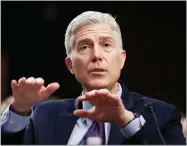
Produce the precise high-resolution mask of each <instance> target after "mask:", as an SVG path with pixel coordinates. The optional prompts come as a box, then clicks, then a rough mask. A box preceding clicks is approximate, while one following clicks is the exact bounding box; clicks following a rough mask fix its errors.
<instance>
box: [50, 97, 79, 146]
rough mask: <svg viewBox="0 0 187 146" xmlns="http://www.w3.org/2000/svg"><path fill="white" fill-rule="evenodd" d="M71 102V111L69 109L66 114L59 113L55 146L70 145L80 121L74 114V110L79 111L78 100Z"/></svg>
mask: <svg viewBox="0 0 187 146" xmlns="http://www.w3.org/2000/svg"><path fill="white" fill-rule="evenodd" d="M71 102H72V103H71V108H70V109H68V110H67V111H66V112H59V114H58V117H57V120H56V124H55V131H54V135H53V144H56V145H66V144H67V143H68V140H69V138H70V136H71V133H72V131H73V128H74V126H75V124H76V122H77V119H78V117H76V116H74V114H73V112H74V110H76V109H77V106H76V102H77V100H72V101H71Z"/></svg>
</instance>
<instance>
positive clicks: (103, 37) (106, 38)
mask: <svg viewBox="0 0 187 146" xmlns="http://www.w3.org/2000/svg"><path fill="white" fill-rule="evenodd" d="M99 39H100V40H112V41H114V39H113V38H112V37H110V36H102V37H99Z"/></svg>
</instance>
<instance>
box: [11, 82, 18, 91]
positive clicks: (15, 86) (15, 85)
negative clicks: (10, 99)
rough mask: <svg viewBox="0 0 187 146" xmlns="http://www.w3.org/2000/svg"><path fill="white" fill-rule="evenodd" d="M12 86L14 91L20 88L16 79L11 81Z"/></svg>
mask: <svg viewBox="0 0 187 146" xmlns="http://www.w3.org/2000/svg"><path fill="white" fill-rule="evenodd" d="M11 88H12V90H13V92H14V91H16V89H17V88H18V83H17V81H16V80H12V81H11Z"/></svg>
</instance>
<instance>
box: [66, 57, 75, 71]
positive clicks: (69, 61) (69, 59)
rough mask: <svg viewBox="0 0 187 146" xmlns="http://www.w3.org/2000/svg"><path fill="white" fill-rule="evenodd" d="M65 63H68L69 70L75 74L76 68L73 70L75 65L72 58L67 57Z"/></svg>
mask: <svg viewBox="0 0 187 146" xmlns="http://www.w3.org/2000/svg"><path fill="white" fill-rule="evenodd" d="M65 63H66V66H67V68H68V70H69V71H70V72H71V73H72V74H74V70H73V65H72V61H71V58H70V57H67V58H66V59H65Z"/></svg>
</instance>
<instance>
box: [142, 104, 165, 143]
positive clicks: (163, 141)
mask: <svg viewBox="0 0 187 146" xmlns="http://www.w3.org/2000/svg"><path fill="white" fill-rule="evenodd" d="M145 108H148V109H149V110H150V111H151V113H152V115H153V119H154V122H155V124H156V128H157V131H158V134H159V136H160V139H161V141H162V143H163V144H164V145H166V142H165V140H164V138H163V135H162V133H161V132H160V129H159V126H158V120H157V117H156V114H155V111H154V108H153V104H152V103H147V104H145Z"/></svg>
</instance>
